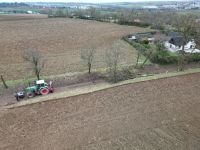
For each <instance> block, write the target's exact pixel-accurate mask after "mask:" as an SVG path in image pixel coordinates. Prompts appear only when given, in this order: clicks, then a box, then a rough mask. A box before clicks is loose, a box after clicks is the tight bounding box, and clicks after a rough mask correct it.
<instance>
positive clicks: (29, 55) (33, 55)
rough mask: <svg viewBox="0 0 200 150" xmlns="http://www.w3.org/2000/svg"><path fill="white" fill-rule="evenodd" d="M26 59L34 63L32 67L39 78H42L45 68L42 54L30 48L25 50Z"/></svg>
mask: <svg viewBox="0 0 200 150" xmlns="http://www.w3.org/2000/svg"><path fill="white" fill-rule="evenodd" d="M23 58H24V60H25V61H27V62H29V63H30V64H31V65H32V69H33V71H34V74H35V75H36V77H37V79H38V80H40V73H41V71H42V69H43V68H44V59H43V56H42V54H41V53H40V52H39V51H38V50H35V49H28V50H26V51H25V52H24V56H23Z"/></svg>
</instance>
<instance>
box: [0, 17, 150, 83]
mask: <svg viewBox="0 0 200 150" xmlns="http://www.w3.org/2000/svg"><path fill="white" fill-rule="evenodd" d="M41 18H42V17H41V16H40V15H39V16H38V19H37V17H36V15H35V16H30V20H28V18H27V16H17V15H15V16H7V19H8V20H6V16H5V15H3V16H1V15H0V35H1V36H0V56H1V59H0V70H1V74H4V75H5V76H6V79H7V80H9V79H24V78H30V77H31V76H32V72H31V66H30V65H29V64H28V63H27V62H24V60H23V55H24V51H26V50H27V49H28V50H31V49H36V50H38V51H40V52H41V53H42V54H43V55H44V59H45V69H44V71H43V75H54V74H62V73H66V72H79V71H83V70H86V69H87V67H86V65H84V64H85V62H83V61H82V60H81V57H80V55H81V51H82V50H83V49H89V48H91V47H92V48H94V49H96V50H95V58H94V64H93V68H99V67H105V66H106V64H105V55H106V51H107V50H109V49H111V48H112V47H113V45H115V44H116V45H117V46H118V48H119V49H120V53H121V54H120V63H121V64H132V63H134V62H135V60H136V51H135V50H134V49H133V48H132V47H131V46H130V45H129V44H127V43H126V42H124V41H122V40H120V39H121V38H122V37H123V36H125V35H127V34H131V33H135V32H144V31H145V30H148V29H144V28H139V27H133V26H120V25H116V24H111V23H102V22H97V21H87V20H79V19H67V18H49V19H48V18H47V19H45V18H44V19H41ZM12 19H13V20H12Z"/></svg>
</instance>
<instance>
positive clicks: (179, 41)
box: [169, 36, 183, 46]
mask: <svg viewBox="0 0 200 150" xmlns="http://www.w3.org/2000/svg"><path fill="white" fill-rule="evenodd" d="M169 43H171V44H173V45H176V46H181V45H182V44H183V37H182V36H176V37H172V38H171V39H170V40H169Z"/></svg>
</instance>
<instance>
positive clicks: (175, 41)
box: [164, 32, 200, 53]
mask: <svg viewBox="0 0 200 150" xmlns="http://www.w3.org/2000/svg"><path fill="white" fill-rule="evenodd" d="M182 43H183V37H182V36H181V35H180V33H178V32H172V33H170V34H169V40H168V41H165V42H164V45H165V47H166V48H167V50H169V51H171V52H178V51H181V50H182ZM184 51H185V52H186V53H200V50H199V49H196V43H195V41H194V40H193V39H191V40H190V41H189V42H188V43H187V44H186V45H185V46H184Z"/></svg>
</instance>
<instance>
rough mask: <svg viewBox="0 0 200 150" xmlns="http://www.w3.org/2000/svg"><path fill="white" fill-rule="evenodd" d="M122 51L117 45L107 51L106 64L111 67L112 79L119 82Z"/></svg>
mask: <svg viewBox="0 0 200 150" xmlns="http://www.w3.org/2000/svg"><path fill="white" fill-rule="evenodd" d="M119 57H120V51H119V47H118V46H117V45H115V46H113V47H112V48H111V49H110V50H108V51H107V52H106V64H107V66H108V68H109V73H110V76H111V79H112V80H113V81H114V82H115V83H116V82H117V72H118V68H119Z"/></svg>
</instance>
